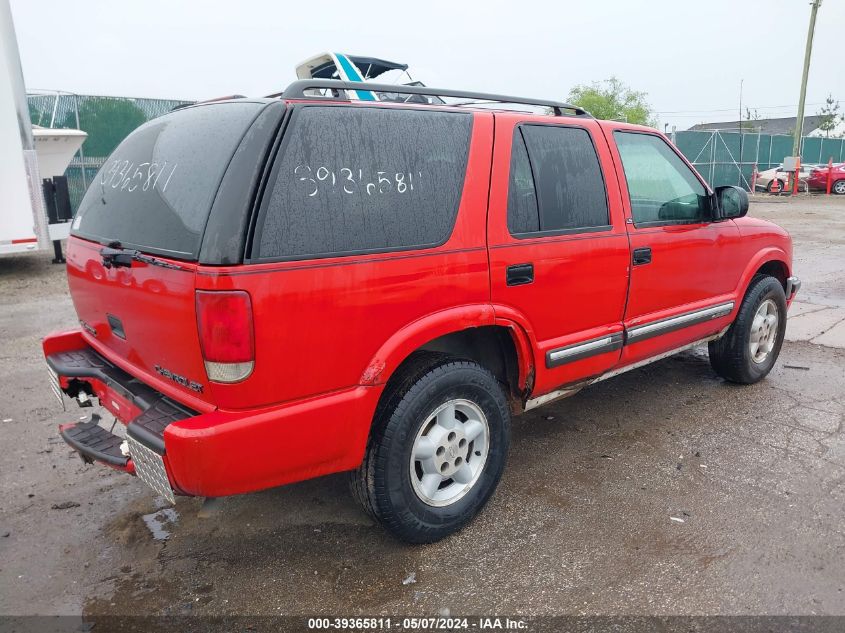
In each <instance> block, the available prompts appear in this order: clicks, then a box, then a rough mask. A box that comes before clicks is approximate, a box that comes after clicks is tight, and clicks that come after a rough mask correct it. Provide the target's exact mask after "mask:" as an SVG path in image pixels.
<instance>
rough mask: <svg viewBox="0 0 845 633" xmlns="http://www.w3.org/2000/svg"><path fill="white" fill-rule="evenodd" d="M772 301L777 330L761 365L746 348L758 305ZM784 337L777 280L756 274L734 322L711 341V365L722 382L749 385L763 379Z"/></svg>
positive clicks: (782, 306)
mask: <svg viewBox="0 0 845 633" xmlns="http://www.w3.org/2000/svg"><path fill="white" fill-rule="evenodd" d="M767 300H771V301H772V302H773V303H774V305H775V306H776V308H777V316H778V323H777V330H776V332H775V339H774V346H773V347H772V350H771V351H770V352H769V353H768V355H767V356H766V357H765V359H764V360H762V362H757V361H755V360H754V358H753V357H752V354H751V349H750V347H749V344H750V341H751V326H752V323H753V321H754V316H755V315H756V313H757V310H758V309H759V308H760V306H761V305H762V304H763V303H764V302H765V301H767ZM784 334H786V295H785V294H784V291H783V286H782V285H781V283H780V281H778V280H777V279H775V278H774V277H769V276H767V275H757V276H755V277H754V279H752V280H751V283H750V284H749V286H748V290H747V291H746V293H745V298H743V300H742V305H741V306H740V308H739V312H738V314H737V317H736V320H735V321H734V322H733V324H732V325H731V327H730V328H729V329H728V331H727V332H726V333H725V335H724V336H723V337H722V338H720V339H717V340H715V341H710V343H709V344H708V346H707V347H708V351H709V353H710V366H711V367H713V370H714V371H715V372H716V373H717V374H719V375H720V376H721V377H722V378H724V379H725V380H729V381H731V382H736V383H740V384H743V385H750V384H753V383H755V382H758V381H760V380H762V379H763V378H765V377H766V375H767V374H768V373H769V372H770V371H771V370H772V367H773V366H774V364H775V361H777V358H778V355H779V354H780V349H781V347H782V346H783V337H784Z"/></svg>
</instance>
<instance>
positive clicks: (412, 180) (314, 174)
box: [253, 106, 472, 259]
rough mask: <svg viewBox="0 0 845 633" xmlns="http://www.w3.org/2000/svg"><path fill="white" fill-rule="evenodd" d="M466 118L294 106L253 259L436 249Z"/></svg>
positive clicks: (458, 176)
mask: <svg viewBox="0 0 845 633" xmlns="http://www.w3.org/2000/svg"><path fill="white" fill-rule="evenodd" d="M471 132H472V115H471V114H469V113H466V114H464V113H451V112H431V111H429V112H425V111H420V110H407V109H401V110H400V109H390V108H367V107H349V106H335V107H332V106H303V107H299V108H297V109H296V110H295V111H294V114H293V118H292V120H291V123H290V125H289V127H288V129H287V131H286V132H285V140H284V141H283V144H282V148H281V150H280V156H279V158H277V160H276V164H275V166H274V176H273V177H274V179H275V180H274V181H273V184H272V188H271V189H270V190H269V194H268V195H267V196H265V199H264V201H263V203H262V210H261V213H260V215H259V221H258V224H257V226H256V232H255V239H254V244H253V258H254V259H303V258H309V257H328V256H334V255H348V254H353V253H367V252H379V251H386V250H400V249H407V248H423V247H431V246H437V245H439V244H442V243H443V242H445V241H446V240H447V239H448V238H449V236H450V235H451V233H452V229H453V227H454V224H455V218H456V216H457V212H458V206H459V204H460V200H461V193H462V191H463V183H464V174H465V172H466V165H467V156H468V152H469V139H470V134H471Z"/></svg>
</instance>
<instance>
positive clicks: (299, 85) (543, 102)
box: [267, 79, 592, 118]
mask: <svg viewBox="0 0 845 633" xmlns="http://www.w3.org/2000/svg"><path fill="white" fill-rule="evenodd" d="M314 89H323V90H338V91H340V90H344V91H345V90H367V91H369V92H391V93H396V94H409V95H423V96H431V97H456V98H458V99H477V100H479V101H493V102H498V103H518V104H522V105H532V106H544V107H547V108H551V109H552V112H553V113H554V114H555V115H556V116H562V115H563V114H564V112H563V111H564V110H570V111H571V112H573V113H574V114H575V115H576V116H586V117H590V118H592V115H591V114H590V113H589V112H587V111H586V110H585V109H584V108H580V107H578V106H574V105H572V104H569V103H563V102H561V101H549V100H547V99H529V98H527V97H510V96H507V95H497V94H488V93H486V92H468V91H466V90H449V89H443V88H429V87H428V86H405V85H402V84H379V83H371V82H369V81H365V82H357V81H340V80H337V79H300V80H299V81H294V82H293V83H292V84H290V85H289V86H288V87H287V88H285V90H284V92H278V93H276V94H272V95H267V96H268V97H281V98H282V99H308V98H310V97H311V96H312V95H306V94H305V91H306V90H314ZM325 98H327V99H331V98H335V99H340V97H325ZM463 105H466V104H463Z"/></svg>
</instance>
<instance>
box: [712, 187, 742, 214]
mask: <svg viewBox="0 0 845 633" xmlns="http://www.w3.org/2000/svg"><path fill="white" fill-rule="evenodd" d="M716 200H718V214H719V219H720V220H728V219H730V218H741V217H742V216H744V215H745V214H746V213H748V193H746V191H745V189H743V188H741V187H733V186H730V185H728V186H725V187H716Z"/></svg>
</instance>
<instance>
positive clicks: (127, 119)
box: [27, 92, 193, 213]
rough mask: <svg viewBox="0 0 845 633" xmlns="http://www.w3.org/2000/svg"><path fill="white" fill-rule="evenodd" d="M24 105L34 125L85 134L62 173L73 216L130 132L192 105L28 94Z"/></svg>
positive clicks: (125, 98) (162, 101) (118, 98)
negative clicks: (93, 180)
mask: <svg viewBox="0 0 845 633" xmlns="http://www.w3.org/2000/svg"><path fill="white" fill-rule="evenodd" d="M27 101H28V103H29V116H30V119H31V120H32V124H33V125H38V126H41V127H47V128H73V129H79V130H83V131H84V132H87V133H88V138H87V139H86V140H85V143H83V145H82V147H81V148H80V149H79V151H78V152H77V153H76V155H75V156H74V157H73V160H72V161H71V162H70V165H69V166H68V168H67V171H66V172H65V176H67V180H68V190H69V193H70V200H71V207H72V208H73V211H74V213H75V212H76V209H77V207H78V206H79V203H80V201H81V200H82V196H83V195H84V194H85V190H86V189H87V188H88V183H90V182H91V179H92V178H93V177H94V176H95V175H96V173H97V170H99V169H100V167H101V166H102V165H103V163H104V162H105V161H106V158H107V157H108V156H109V154H111V153H112V151H113V150H114V148H115V147H117V146H118V144H119V143H120V142H121V141H122V140H123V139H124V138H126V137H127V136H128V135H129V133H130V132H132V131H133V130H134V129H135V128H137V127H138V126H140V125H141V124H143V123H146V122H147V121H149V120H150V119H154V118H156V117H158V116H161V115H162V114H167V113H168V112H170V111H171V110H173V108H176V107H178V106H181V105H188V104H190V103H193V102H191V101H181V100H176V99H146V98H140V99H133V98H128V97H104V96H96V95H78V94H72V93H67V92H37V93H30V94H27Z"/></svg>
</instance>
